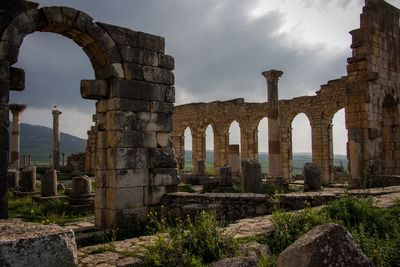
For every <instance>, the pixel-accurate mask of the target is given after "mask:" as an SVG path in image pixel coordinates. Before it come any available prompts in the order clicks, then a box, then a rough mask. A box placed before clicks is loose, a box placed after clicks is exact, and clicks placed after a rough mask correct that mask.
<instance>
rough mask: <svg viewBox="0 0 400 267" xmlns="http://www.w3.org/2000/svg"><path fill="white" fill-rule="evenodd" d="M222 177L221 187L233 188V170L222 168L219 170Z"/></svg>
mask: <svg viewBox="0 0 400 267" xmlns="http://www.w3.org/2000/svg"><path fill="white" fill-rule="evenodd" d="M219 175H220V182H219V183H220V186H232V168H231V167H227V166H224V167H221V168H220V169H219Z"/></svg>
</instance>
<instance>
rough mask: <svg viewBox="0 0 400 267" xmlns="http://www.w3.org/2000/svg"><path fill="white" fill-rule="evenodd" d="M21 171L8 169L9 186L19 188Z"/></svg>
mask: <svg viewBox="0 0 400 267" xmlns="http://www.w3.org/2000/svg"><path fill="white" fill-rule="evenodd" d="M18 180H19V173H18V171H17V170H8V173H7V184H8V188H17V187H18V186H19V181H18Z"/></svg>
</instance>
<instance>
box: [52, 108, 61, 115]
mask: <svg viewBox="0 0 400 267" xmlns="http://www.w3.org/2000/svg"><path fill="white" fill-rule="evenodd" d="M52 113H53V115H56V116H57V115H60V114H61V113H62V112H61V111H59V110H58V109H57V108H56V107H54V108H53V110H52Z"/></svg>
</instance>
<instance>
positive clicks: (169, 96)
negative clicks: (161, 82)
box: [165, 86, 175, 103]
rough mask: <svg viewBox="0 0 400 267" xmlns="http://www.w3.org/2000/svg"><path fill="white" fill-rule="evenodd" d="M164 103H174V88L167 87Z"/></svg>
mask: <svg viewBox="0 0 400 267" xmlns="http://www.w3.org/2000/svg"><path fill="white" fill-rule="evenodd" d="M165 101H167V102H171V103H174V102H175V87H174V86H169V87H167V89H166V92H165Z"/></svg>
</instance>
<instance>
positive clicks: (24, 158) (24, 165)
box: [22, 155, 27, 168]
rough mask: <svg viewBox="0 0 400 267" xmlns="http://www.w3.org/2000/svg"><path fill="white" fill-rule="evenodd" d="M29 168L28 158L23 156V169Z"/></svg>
mask: <svg viewBox="0 0 400 267" xmlns="http://www.w3.org/2000/svg"><path fill="white" fill-rule="evenodd" d="M26 166H27V158H26V155H22V168H25V167H26Z"/></svg>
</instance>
